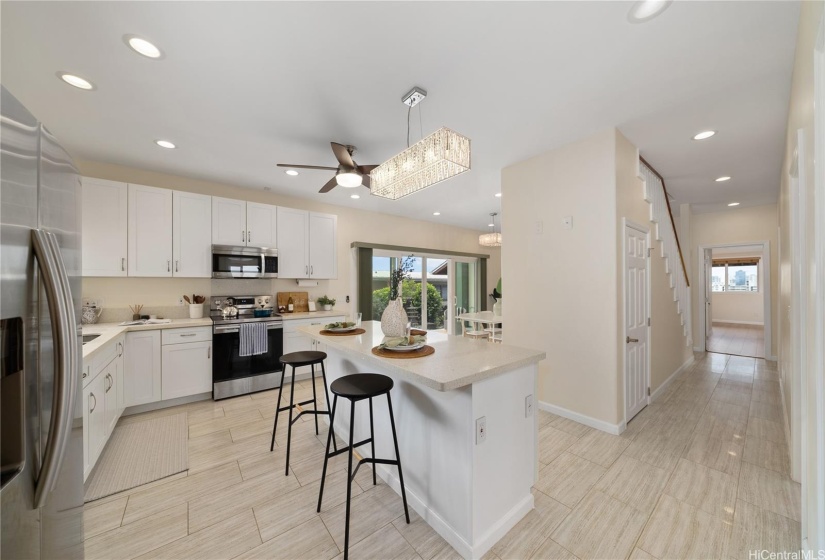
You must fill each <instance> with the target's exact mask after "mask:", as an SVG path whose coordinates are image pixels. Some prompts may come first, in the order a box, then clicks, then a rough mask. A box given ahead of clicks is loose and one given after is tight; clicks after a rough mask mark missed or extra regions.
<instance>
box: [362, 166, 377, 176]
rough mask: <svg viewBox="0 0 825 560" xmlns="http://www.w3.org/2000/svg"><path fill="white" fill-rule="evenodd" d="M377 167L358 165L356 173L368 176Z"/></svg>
mask: <svg viewBox="0 0 825 560" xmlns="http://www.w3.org/2000/svg"><path fill="white" fill-rule="evenodd" d="M376 167H378V166H377V165H359V166H358V171H360V172H361V173H362V174H364V175H369V173H370V171H372V170H373V169H375V168H376Z"/></svg>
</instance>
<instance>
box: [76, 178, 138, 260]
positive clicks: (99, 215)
mask: <svg viewBox="0 0 825 560" xmlns="http://www.w3.org/2000/svg"><path fill="white" fill-rule="evenodd" d="M82 200H83V220H82V225H81V231H82V244H83V276H126V265H127V263H126V259H127V257H128V254H127V250H128V249H127V241H126V239H127V227H126V220H127V210H126V209H127V201H128V188H127V186H126V183H118V182H115V181H105V180H103V179H92V178H89V177H83V190H82Z"/></svg>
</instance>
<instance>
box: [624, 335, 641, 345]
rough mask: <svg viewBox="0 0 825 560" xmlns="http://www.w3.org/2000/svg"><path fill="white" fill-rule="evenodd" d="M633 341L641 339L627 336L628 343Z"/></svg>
mask: <svg viewBox="0 0 825 560" xmlns="http://www.w3.org/2000/svg"><path fill="white" fill-rule="evenodd" d="M631 342H639V339H638V338H630V337H629V336H628V337H627V343H628V344H630V343H631Z"/></svg>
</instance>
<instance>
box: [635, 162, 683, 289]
mask: <svg viewBox="0 0 825 560" xmlns="http://www.w3.org/2000/svg"><path fill="white" fill-rule="evenodd" d="M639 160H641V162H642V163H644V164H645V165H646V166H647V168H648V169H650V170H651V171H653V174H654V175H656V176H657V177H658V178H659V180H660V181H661V182H662V190H663V191H665V202H666V203H667V213H668V215H669V216H670V227H672V228H673V235H674V237H676V248H677V249H679V260H681V261H682V273H683V274H684V275H685V283H686V284H687V285H688V287H690V279H689V278H688V273H687V268H686V267H685V256H684V255H683V254H682V244H681V243H679V234H678V233H677V232H676V222H674V221H673V210H671V209H670V199H669V198H668V196H667V187H666V186H665V178H664V177H662V175H661V174H660V173H659V172H658V171H656V169H655V168H654V167H653V166H652V165H650V164H649V163H648V162H647V160H646V159H645V158H643V157H642V156H641V155H639Z"/></svg>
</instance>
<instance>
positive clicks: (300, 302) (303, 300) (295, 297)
mask: <svg viewBox="0 0 825 560" xmlns="http://www.w3.org/2000/svg"><path fill="white" fill-rule="evenodd" d="M290 297H291V298H292V305H293V309H292V310H293V312H295V313H300V312H306V311H309V292H278V307H281V306H282V305H283V306H284V307H287V302H288V301H289V298H290Z"/></svg>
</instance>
